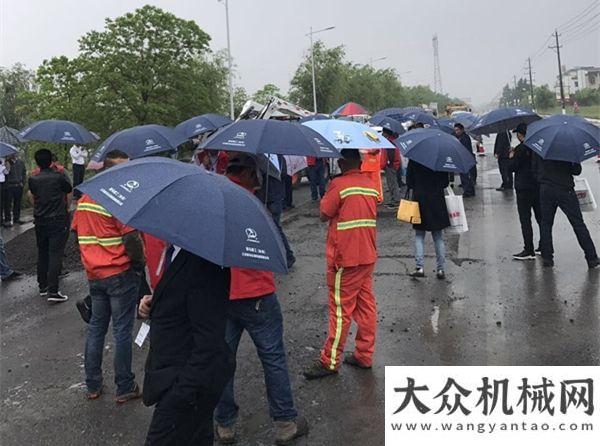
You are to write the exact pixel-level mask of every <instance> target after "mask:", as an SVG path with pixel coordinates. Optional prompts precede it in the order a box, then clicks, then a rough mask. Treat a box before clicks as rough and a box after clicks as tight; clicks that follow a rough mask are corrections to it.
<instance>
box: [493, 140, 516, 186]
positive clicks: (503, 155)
mask: <svg viewBox="0 0 600 446" xmlns="http://www.w3.org/2000/svg"><path fill="white" fill-rule="evenodd" d="M509 153H510V133H509V132H508V130H506V131H501V132H499V133H498V134H497V135H496V141H495V142H494V156H495V157H496V159H497V160H498V169H499V170H500V176H501V177H502V184H501V185H500V187H499V188H497V189H496V190H497V191H505V190H512V189H513V174H512V172H511V171H510V170H509V169H508V165H509V158H508V154H509Z"/></svg>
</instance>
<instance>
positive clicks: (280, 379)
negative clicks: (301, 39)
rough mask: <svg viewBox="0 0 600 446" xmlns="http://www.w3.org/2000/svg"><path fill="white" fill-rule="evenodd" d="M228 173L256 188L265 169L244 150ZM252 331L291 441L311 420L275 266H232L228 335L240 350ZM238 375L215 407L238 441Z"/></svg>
mask: <svg viewBox="0 0 600 446" xmlns="http://www.w3.org/2000/svg"><path fill="white" fill-rule="evenodd" d="M226 175H227V177H228V178H229V179H230V180H231V181H233V182H234V183H235V184H237V185H238V186H241V187H243V188H244V189H246V190H248V191H249V192H250V193H254V192H255V191H256V190H258V189H259V188H260V185H261V184H260V180H259V178H260V173H259V168H258V165H257V162H256V160H255V159H254V157H252V156H251V155H246V154H240V155H238V156H236V157H234V158H231V159H230V160H229V165H228V166H227V173H226ZM244 331H247V332H248V334H249V335H250V337H251V338H252V341H253V343H254V346H255V347H256V351H257V353H258V356H259V358H260V360H261V362H262V366H263V371H264V375H265V384H266V388H267V400H268V403H269V413H270V415H271V418H272V419H273V420H274V422H275V429H276V432H275V444H288V442H290V441H291V440H293V439H295V438H298V437H301V436H303V435H305V434H306V433H307V432H308V423H307V421H306V419H305V418H304V417H302V416H298V412H297V410H296V407H295V405H294V398H293V395H292V388H291V384H290V377H289V371H288V366H287V359H286V354H285V345H284V343H283V316H282V314H281V307H280V306H279V301H278V299H277V294H276V288H275V276H274V274H273V273H272V272H270V271H259V270H254V269H246V268H231V286H230V290H229V302H228V305H227V327H226V330H225V340H226V342H227V344H228V345H229V348H231V350H232V351H233V352H234V353H235V352H237V349H238V345H239V343H240V339H241V337H242V334H243V333H244ZM233 381H234V378H233V377H232V378H231V380H230V381H229V383H228V384H227V386H226V387H225V390H224V391H223V394H222V395H221V399H220V401H219V404H218V405H217V408H216V409H215V421H216V424H217V429H216V433H217V435H216V436H217V439H218V440H219V442H220V443H222V444H230V443H233V442H235V441H236V434H235V430H234V426H235V422H236V419H237V417H238V412H239V408H238V406H237V404H236V401H235V395H234V389H233Z"/></svg>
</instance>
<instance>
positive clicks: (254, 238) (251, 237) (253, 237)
mask: <svg viewBox="0 0 600 446" xmlns="http://www.w3.org/2000/svg"><path fill="white" fill-rule="evenodd" d="M246 241H248V242H252V243H260V241H259V240H258V234H257V233H256V231H255V230H254V229H252V228H246Z"/></svg>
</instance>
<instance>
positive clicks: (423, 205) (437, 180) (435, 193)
mask: <svg viewBox="0 0 600 446" xmlns="http://www.w3.org/2000/svg"><path fill="white" fill-rule="evenodd" d="M448 180H449V179H448V172H434V171H433V170H431V169H429V168H427V167H425V166H423V165H422V164H419V163H416V162H414V161H410V162H409V163H408V167H407V170H406V184H407V186H408V188H409V189H410V190H412V191H413V200H414V201H418V202H419V211H420V213H421V224H418V225H413V228H414V229H420V230H423V231H440V230H442V229H444V228H447V227H448V226H450V218H449V217H448V209H447V208H446V198H445V197H444V189H445V188H446V187H448V184H449V181H448Z"/></svg>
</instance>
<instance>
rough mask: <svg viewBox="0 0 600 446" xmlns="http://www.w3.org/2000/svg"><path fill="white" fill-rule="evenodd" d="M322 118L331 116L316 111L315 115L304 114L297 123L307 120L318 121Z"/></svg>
mask: <svg viewBox="0 0 600 446" xmlns="http://www.w3.org/2000/svg"><path fill="white" fill-rule="evenodd" d="M322 119H331V116H327V115H324V114H322V113H317V114H316V115H310V116H304V117H303V118H300V119H299V120H298V123H300V124H303V123H305V122H308V121H319V120H322Z"/></svg>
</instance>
